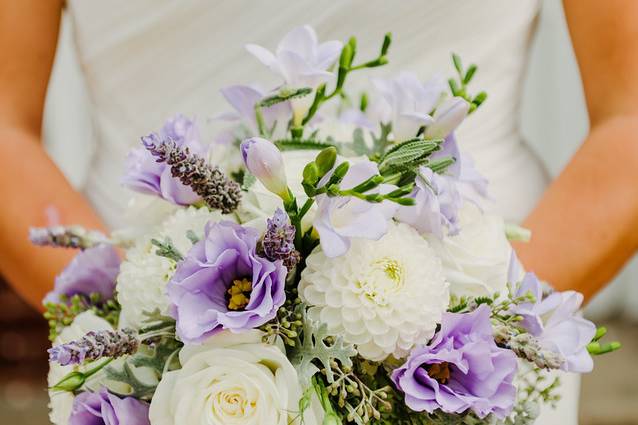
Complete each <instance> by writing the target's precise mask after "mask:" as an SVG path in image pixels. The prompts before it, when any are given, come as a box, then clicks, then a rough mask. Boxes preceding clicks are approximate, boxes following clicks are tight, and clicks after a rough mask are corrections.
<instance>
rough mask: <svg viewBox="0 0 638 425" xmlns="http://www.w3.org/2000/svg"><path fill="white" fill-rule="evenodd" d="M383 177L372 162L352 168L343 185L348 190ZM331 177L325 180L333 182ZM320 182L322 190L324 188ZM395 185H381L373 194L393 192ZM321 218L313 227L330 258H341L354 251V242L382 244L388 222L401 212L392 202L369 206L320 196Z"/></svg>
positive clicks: (317, 217)
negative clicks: (352, 241) (370, 179)
mask: <svg viewBox="0 0 638 425" xmlns="http://www.w3.org/2000/svg"><path fill="white" fill-rule="evenodd" d="M377 174H379V171H378V169H377V166H376V164H375V163H374V162H372V161H367V160H366V161H361V162H358V163H356V164H354V165H352V166H351V167H350V169H349V170H348V173H347V174H346V175H345V177H344V179H343V180H342V182H341V185H340V187H341V189H343V190H347V189H351V188H353V187H355V186H356V185H358V184H360V183H362V182H364V181H366V180H367V179H369V178H370V177H372V176H374V175H377ZM330 175H331V174H328V175H327V176H325V177H324V179H323V180H326V179H329V178H330ZM321 184H322V183H321V182H320V186H321ZM392 189H394V186H391V185H381V186H380V187H379V188H376V189H373V190H372V191H370V192H369V193H375V191H376V193H378V192H379V191H382V192H389V191H391V190H392ZM316 200H317V207H318V208H317V214H316V216H315V220H314V222H313V225H314V227H315V229H316V230H317V232H318V233H319V236H320V241H321V249H322V250H323V252H324V253H325V254H326V256H327V257H338V256H340V255H343V254H345V253H346V252H347V251H348V249H349V248H350V240H351V239H352V238H365V239H372V240H379V239H380V238H381V237H382V236H383V235H385V234H386V233H387V231H388V222H389V220H390V219H391V218H392V216H393V215H394V214H395V212H396V211H397V204H395V203H392V202H390V201H383V202H381V203H372V202H367V201H364V200H361V199H358V198H353V197H349V196H348V197H340V196H339V197H332V196H328V195H319V196H317V197H316Z"/></svg>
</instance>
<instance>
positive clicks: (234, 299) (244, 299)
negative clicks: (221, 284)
mask: <svg viewBox="0 0 638 425" xmlns="http://www.w3.org/2000/svg"><path fill="white" fill-rule="evenodd" d="M252 290H253V284H252V282H251V281H250V280H248V279H246V278H243V279H235V280H233V284H232V285H231V287H230V288H229V289H228V291H227V293H228V309H229V310H243V309H244V308H246V306H247V305H248V302H249V301H250V292H251V291H252Z"/></svg>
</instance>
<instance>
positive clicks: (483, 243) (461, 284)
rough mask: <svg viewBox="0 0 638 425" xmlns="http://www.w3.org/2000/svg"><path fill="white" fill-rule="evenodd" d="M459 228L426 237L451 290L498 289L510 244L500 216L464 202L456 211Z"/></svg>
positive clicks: (502, 282) (484, 292)
mask: <svg viewBox="0 0 638 425" xmlns="http://www.w3.org/2000/svg"><path fill="white" fill-rule="evenodd" d="M459 216H460V224H461V225H460V228H461V230H460V232H459V233H458V234H457V235H455V236H447V237H445V238H443V240H440V239H438V238H436V237H435V236H429V237H428V241H429V242H430V244H431V245H432V247H433V248H434V250H435V251H436V252H437V254H438V255H439V256H440V257H441V259H442V260H443V267H444V270H445V275H446V277H447V280H448V281H449V282H450V291H451V293H452V294H454V295H457V296H461V295H468V296H486V295H492V294H494V293H498V292H502V291H504V290H505V288H506V285H507V271H508V267H509V263H510V257H511V254H512V247H511V245H510V243H509V242H508V240H507V237H506V236H505V224H504V222H503V219H502V218H501V217H499V216H496V215H492V214H484V213H482V212H481V211H480V210H479V209H478V208H477V207H476V206H475V205H473V204H471V203H466V204H465V205H464V206H463V208H462V209H461V211H460V214H459Z"/></svg>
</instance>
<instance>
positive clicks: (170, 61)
mask: <svg viewBox="0 0 638 425" xmlns="http://www.w3.org/2000/svg"><path fill="white" fill-rule="evenodd" d="M67 3H68V10H69V14H70V16H71V18H72V20H73V24H74V28H75V33H74V39H75V44H76V47H77V56H78V58H79V62H80V65H81V67H82V70H83V73H84V75H85V78H86V82H87V87H88V95H89V98H90V104H91V115H92V119H93V132H94V137H95V143H96V147H95V154H94V156H93V160H92V163H91V167H90V174H89V176H88V179H87V182H86V184H85V187H84V193H85V194H86V196H87V197H88V198H89V199H90V201H91V202H92V203H93V205H94V206H95V207H96V209H97V210H98V211H99V213H100V214H101V215H102V216H103V218H104V219H105V220H106V222H107V223H108V224H110V225H111V226H117V225H118V224H119V222H120V220H121V219H120V217H121V213H122V210H123V208H124V206H125V205H126V201H127V199H128V196H129V195H128V192H127V191H126V190H125V189H123V188H122V187H121V186H120V183H119V182H120V178H121V174H122V170H123V160H124V158H125V156H126V153H127V151H128V150H129V149H130V148H131V147H132V146H134V145H136V144H137V143H139V138H140V136H142V135H145V134H147V133H149V132H150V131H152V130H154V129H158V128H159V127H160V126H161V125H162V123H163V121H164V120H165V119H166V118H167V117H169V116H171V115H173V114H175V113H178V112H179V113H183V114H185V115H187V116H196V117H197V118H198V121H199V122H200V124H202V125H203V127H204V131H203V132H204V134H205V135H207V136H210V135H211V134H212V128H211V126H209V125H207V124H208V118H209V117H212V116H214V115H216V114H218V113H220V112H223V111H225V110H227V109H228V107H227V106H226V104H225V103H224V102H223V99H222V97H221V95H220V94H219V91H218V90H219V89H220V88H221V87H223V86H226V85H230V84H237V83H251V82H255V79H257V81H256V82H260V83H262V85H264V86H265V87H268V86H270V87H272V86H273V85H274V83H276V81H275V80H274V79H273V78H272V77H271V76H270V74H269V73H268V72H266V71H265V70H264V67H263V66H262V65H261V64H259V63H257V61H256V60H255V59H254V58H253V57H252V56H251V55H249V54H248V53H247V52H246V51H245V50H244V49H243V47H242V46H243V45H244V44H246V43H249V42H253V43H257V44H260V45H263V46H265V47H267V48H274V47H275V46H276V43H277V41H278V40H279V39H280V38H281V37H282V36H283V35H284V34H285V33H286V32H287V31H288V30H290V29H291V28H293V27H295V26H298V25H300V24H305V23H308V24H311V25H312V26H313V27H314V28H315V29H316V30H317V32H318V34H319V37H320V39H322V40H327V39H341V40H346V39H347V37H349V36H350V35H356V36H357V37H358V40H359V52H358V57H359V58H368V57H373V56H374V55H375V54H376V52H377V51H378V48H379V45H380V42H381V40H382V38H383V34H384V33H385V32H388V31H391V32H392V33H393V40H394V43H393V46H392V48H391V49H390V54H389V59H390V65H388V66H387V67H384V68H382V69H379V70H375V71H374V75H384V74H385V75H387V74H389V73H393V72H396V71H398V70H404V69H405V70H411V71H414V72H416V73H417V74H418V75H419V76H420V77H421V78H422V79H426V78H427V77H428V76H431V75H432V74H433V73H436V72H438V73H445V74H447V73H451V72H452V70H453V69H452V66H451V64H450V52H456V53H459V54H460V55H461V57H462V58H463V59H464V60H465V61H467V62H469V61H472V62H474V63H476V64H477V65H478V67H479V70H478V73H477V76H476V78H475V80H474V81H473V83H472V86H473V87H474V88H475V89H476V90H479V89H484V90H486V91H487V92H488V94H489V97H488V100H487V102H486V103H485V104H484V106H483V107H482V108H481V109H480V111H479V112H478V113H476V114H473V115H472V116H471V117H470V118H469V119H468V120H467V121H466V122H465V123H464V124H463V126H462V127H461V129H460V130H459V131H458V139H459V141H460V143H461V145H462V147H463V148H464V149H465V150H466V151H468V152H469V153H470V154H471V155H472V156H473V157H474V160H475V162H476V165H477V167H478V168H479V170H480V171H481V172H482V173H483V174H484V175H485V176H486V177H487V178H488V179H489V180H490V194H491V196H492V197H493V198H494V200H495V201H494V205H493V208H494V209H495V210H496V211H498V212H500V213H501V214H503V215H504V216H505V217H506V218H507V219H509V220H512V221H520V220H522V219H523V218H524V217H525V215H526V214H527V213H528V212H529V211H530V210H531V209H532V207H533V206H534V204H535V203H536V201H537V200H538V198H539V196H540V195H541V193H542V192H543V190H544V188H545V185H546V183H547V177H546V175H545V172H544V171H543V168H542V167H541V165H540V163H539V162H538V160H537V159H536V158H535V157H534V156H533V155H532V153H531V151H530V150H529V149H528V147H527V146H526V145H525V143H524V141H523V140H521V137H520V134H519V128H518V120H519V107H520V101H521V92H522V81H523V74H524V71H525V68H526V62H527V55H528V49H529V43H530V39H531V36H532V34H533V31H534V28H535V23H536V17H537V15H538V9H539V0H516V1H513V0H482V1H461V0H420V1H417V0H414V1H406V0H404V1H401V2H396V1H394V2H391V1H387V0H359V1H334V0H312V1H291V0H285V1H284V0H277V1H273V0H270V1H267V2H266V1H264V2H257V1H249V0H228V1H219V0H217V1H212V0H181V1H177V0H135V1H131V0H110V1H103V0H68V1H67ZM361 74H363V72H362V73H361ZM371 74H372V72H370V73H368V75H371ZM359 78H365V76H363V75H360V76H359ZM577 402H578V377H577V376H566V377H564V378H563V400H562V402H561V403H559V408H558V410H555V411H546V412H543V416H542V417H541V418H540V419H539V422H538V423H539V424H542V425H552V424H559V423H560V424H562V425H570V424H576V423H577Z"/></svg>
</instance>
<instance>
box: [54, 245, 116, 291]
mask: <svg viewBox="0 0 638 425" xmlns="http://www.w3.org/2000/svg"><path fill="white" fill-rule="evenodd" d="M119 271H120V258H119V257H118V255H117V252H116V251H115V249H114V248H113V247H112V246H111V245H107V244H100V245H96V246H94V247H92V248H88V249H85V250H84V251H80V252H79V253H78V254H77V255H76V256H75V258H73V260H72V261H71V263H69V265H68V266H67V267H66V268H65V269H64V270H63V271H62V273H60V275H58V277H56V278H55V286H54V288H53V291H51V292H49V293H48V294H47V296H46V297H45V298H44V302H45V303H47V302H53V303H57V302H60V296H61V295H64V296H67V297H71V296H73V295H77V294H82V295H87V296H88V295H90V294H92V293H98V294H100V296H101V299H102V300H108V299H111V298H113V291H114V290H115V279H116V278H117V275H118V273H119Z"/></svg>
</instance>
